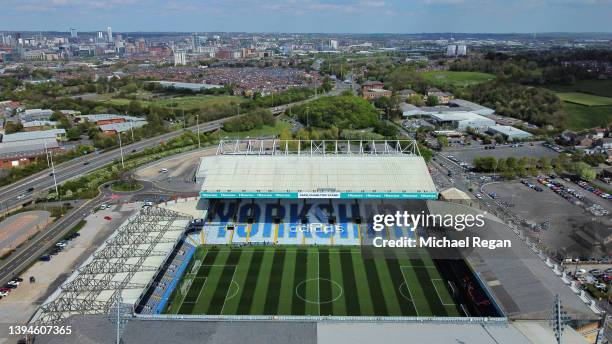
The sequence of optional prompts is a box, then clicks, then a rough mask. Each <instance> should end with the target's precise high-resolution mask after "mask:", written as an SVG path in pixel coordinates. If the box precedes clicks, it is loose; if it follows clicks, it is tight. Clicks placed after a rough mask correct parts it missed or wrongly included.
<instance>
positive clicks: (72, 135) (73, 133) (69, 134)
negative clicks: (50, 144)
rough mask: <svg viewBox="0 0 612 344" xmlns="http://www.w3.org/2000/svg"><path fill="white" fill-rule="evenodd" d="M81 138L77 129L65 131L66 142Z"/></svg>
mask: <svg viewBox="0 0 612 344" xmlns="http://www.w3.org/2000/svg"><path fill="white" fill-rule="evenodd" d="M79 137H81V132H80V131H79V129H77V128H70V129H68V130H66V138H67V139H68V140H77V139H78V138H79Z"/></svg>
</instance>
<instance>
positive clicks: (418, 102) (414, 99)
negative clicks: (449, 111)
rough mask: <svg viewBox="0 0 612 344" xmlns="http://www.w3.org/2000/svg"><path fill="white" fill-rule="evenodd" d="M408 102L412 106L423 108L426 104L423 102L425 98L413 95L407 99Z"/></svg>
mask: <svg viewBox="0 0 612 344" xmlns="http://www.w3.org/2000/svg"><path fill="white" fill-rule="evenodd" d="M406 102H407V103H408V104H412V105H414V106H423V105H425V102H424V101H423V97H421V96H420V95H419V94H413V95H411V96H410V97H408V99H406Z"/></svg>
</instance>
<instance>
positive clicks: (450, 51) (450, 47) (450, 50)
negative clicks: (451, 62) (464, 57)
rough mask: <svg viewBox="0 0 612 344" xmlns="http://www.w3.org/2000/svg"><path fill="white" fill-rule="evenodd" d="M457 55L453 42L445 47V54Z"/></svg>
mask: <svg viewBox="0 0 612 344" xmlns="http://www.w3.org/2000/svg"><path fill="white" fill-rule="evenodd" d="M456 55H457V46H456V45H455V44H449V45H448V46H447V47H446V56H456Z"/></svg>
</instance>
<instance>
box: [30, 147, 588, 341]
mask: <svg viewBox="0 0 612 344" xmlns="http://www.w3.org/2000/svg"><path fill="white" fill-rule="evenodd" d="M194 180H195V181H196V182H197V183H198V185H199V189H200V192H199V194H198V195H197V196H196V197H191V198H182V199H176V200H172V201H167V202H165V203H162V204H158V205H156V206H144V207H143V208H142V210H140V211H139V212H138V213H137V214H136V215H134V216H132V217H130V218H129V219H127V220H126V221H125V222H124V223H123V224H121V225H120V226H119V227H118V229H117V230H116V231H115V232H114V234H113V235H111V236H110V237H109V238H108V239H107V240H106V241H105V242H104V244H103V245H102V246H100V247H99V248H98V249H97V250H96V251H95V252H94V253H93V254H92V255H91V257H89V259H87V260H86V261H85V262H84V263H83V264H82V265H81V266H80V267H79V268H77V269H76V270H75V271H74V272H73V273H72V275H71V276H70V277H69V278H68V279H67V280H66V281H65V282H64V283H63V284H62V285H61V286H60V287H59V288H58V289H57V290H56V291H55V292H53V293H52V294H51V295H50V296H49V297H48V298H47V300H46V301H45V302H44V303H43V304H42V305H41V307H40V308H39V310H38V311H37V312H36V314H35V315H34V317H33V318H32V320H31V322H32V323H35V324H56V323H72V324H80V325H82V324H83V321H85V320H79V319H87V320H86V321H87V323H88V324H89V323H95V324H96V326H95V328H92V327H87V328H86V330H83V333H82V335H83V336H84V337H91V336H93V335H94V334H92V333H96V332H101V331H102V330H99V329H103V328H106V329H107V330H108V327H109V326H110V330H111V331H115V330H116V331H117V333H119V332H121V331H123V330H122V329H123V328H124V327H125V326H126V325H125V324H126V322H127V324H128V326H127V328H128V329H130V328H131V329H132V332H129V331H128V332H127V336H128V337H129V338H138V341H140V340H141V338H144V337H146V338H157V337H159V338H162V337H163V338H167V339H168V338H171V339H168V340H174V337H172V336H173V335H177V332H176V331H175V332H167V331H168V330H170V329H172V331H174V329H176V328H177V326H178V327H180V328H181V329H182V330H181V331H179V332H180V333H181V335H180V336H184V337H185V338H188V337H189V335H190V334H191V335H193V331H195V332H196V333H200V332H199V331H203V330H202V329H204V328H206V329H208V330H206V331H211V332H210V333H218V334H219V335H221V336H224V337H223V338H226V337H227V336H230V337H231V336H233V333H234V332H233V331H234V330H232V328H233V327H232V326H233V325H232V324H236V322H239V323H242V324H243V325H241V326H247V325H244V324H249V326H250V325H253V329H255V328H256V329H258V331H256V332H257V333H260V332H259V329H260V328H262V326H267V325H262V324H266V323H267V322H271V323H273V324H275V325H276V326H273V327H267V328H268V332H267V334H266V335H267V337H266V338H265V339H264V341H281V342H282V341H283V340H292V339H295V338H297V337H295V336H298V337H299V338H302V339H304V342H308V340H307V339H308V338H311V337H312V332H310V331H312V330H313V327H312V326H314V328H315V329H318V330H324V329H326V328H327V327H326V326H328V325H329V326H332V327H334V328H336V327H337V326H340V325H338V324H339V323H342V324H346V325H347V326H348V325H355V324H356V323H357V324H358V323H362V322H377V323H388V324H402V326H408V325H410V324H413V325H415V326H416V327H414V326H413V327H410V328H411V331H417V332H418V331H420V330H421V329H424V328H425V327H420V326H424V325H423V324H428V325H427V326H433V327H435V328H440V329H442V328H444V326H457V325H461V331H464V332H462V336H463V335H465V337H462V338H472V337H474V338H477V337H478V338H480V337H479V336H481V335H483V332H482V331H485V332H487V333H493V332H495V333H498V334H496V335H495V336H494V337H495V338H496V340H500V338H503V337H504V336H508V337H507V338H512V341H511V342H513V343H515V342H516V343H518V342H521V341H520V340H519V339H520V338H523V337H521V336H522V335H521V334H520V333H521V331H522V330H520V329H517V328H516V327H512V326H511V327H507V325H508V324H510V323H509V319H527V320H528V319H546V318H547V316H548V313H549V308H550V300H552V299H553V298H554V297H555V296H554V295H558V296H559V297H561V299H562V300H563V302H564V305H565V307H566V309H567V310H568V312H569V313H570V314H571V315H572V319H574V321H576V323H575V324H578V325H580V324H590V323H593V319H595V317H596V312H595V311H594V310H593V307H592V306H590V305H589V304H588V303H585V302H583V301H582V300H581V299H580V298H579V297H578V296H579V295H576V293H575V292H574V291H573V289H571V288H570V287H568V285H567V284H564V282H562V279H559V278H558V274H555V273H554V271H555V270H554V269H550V268H549V267H548V266H547V265H546V264H548V263H547V262H544V261H542V260H539V259H537V258H535V259H534V257H536V255H535V254H534V252H536V253H537V250H535V246H533V247H531V246H525V245H524V244H520V243H518V241H517V239H518V237H517V236H515V233H513V232H512V231H511V230H510V229H509V228H508V227H505V225H503V224H502V223H500V222H496V221H495V218H494V217H492V216H490V215H487V214H486V213H485V215H487V216H488V218H487V221H488V222H487V225H488V227H487V229H489V231H486V232H482V233H481V234H480V235H482V237H483V238H485V239H489V238H492V239H500V238H504V239H506V240H511V241H513V248H512V250H505V251H504V250H502V251H499V250H488V249H484V250H483V251H470V250H463V251H459V250H457V249H444V250H439V249H432V248H425V247H414V248H380V247H376V246H375V245H374V243H375V242H376V239H377V238H381V237H382V238H385V239H389V240H392V239H395V238H412V239H418V238H430V237H432V236H435V235H436V233H439V232H437V231H438V230H440V228H429V227H427V226H425V227H418V228H411V227H405V226H404V227H398V226H395V225H387V224H385V226H384V228H383V229H382V230H380V228H379V229H378V230H375V229H374V228H375V227H376V226H375V225H374V223H373V217H374V215H375V214H393V213H396V212H401V211H407V212H409V213H414V214H434V213H448V214H453V213H466V212H467V213H469V212H474V211H477V210H475V209H473V208H471V207H468V206H465V205H462V204H457V203H452V202H448V201H445V200H440V197H442V196H441V195H440V193H439V192H438V190H436V187H435V185H434V183H433V180H432V177H431V176H430V173H429V170H428V168H427V165H426V163H425V160H424V159H423V157H421V156H420V154H419V150H418V146H417V145H416V144H415V142H414V141H296V140H289V141H283V140H238V141H232V142H228V141H221V142H220V143H219V145H218V146H217V148H216V154H211V155H207V156H204V157H202V158H200V160H199V164H198V165H197V168H196V172H195V176H194ZM489 220H492V221H489ZM452 232H454V233H456V234H457V235H459V236H460V235H469V231H467V230H466V231H463V232H456V231H452ZM466 233H468V234H466ZM440 252H443V253H442V254H441V253H440ZM532 271H538V277H536V275H535V274H534V273H532ZM534 289H537V290H541V291H542V292H541V293H539V294H540V295H539V296H537V297H535V298H534V297H532V295H533V293H532V291H533V290H534ZM75 316H76V317H75ZM92 317H93V318H92ZM109 317H110V319H111V321H110V322H109V321H108V319H109ZM96 319H97V320H96ZM113 319H114V320H113ZM118 319H124V320H118ZM122 321H124V322H122ZM128 321H129V322H128ZM115 322H116V326H115V325H114V324H115ZM195 324H198V325H197V326H196V325H195ZM219 324H224V325H223V327H219V326H220V325H219ZM475 324H477V326H475ZM393 326H395V325H393ZM410 326H412V325H410ZM440 326H441V327H440ZM504 326H505V327H504ZM536 326H541V325H536ZM241 328H243V327H241ZM394 328H396V327H394ZM453 328H454V330H453V331H452V333H458V332H456V331H457V330H456V329H455V327H453ZM349 329H352V330H350V331H352V332H351V333H354V331H355V328H352V327H349V328H344V329H342V328H337V329H336V330H337V331H348V330H349ZM501 329H504V330H501ZM107 330H105V331H107ZM336 330H334V331H336ZM430 330H431V329H429V330H428V331H425V332H426V333H427V334H426V335H425V332H424V335H425V337H427V338H430V337H431V334H432V333H436V335H439V336H441V338H440V340H439V342H446V341H447V340H448V338H447V337H444V333H446V332H445V331H446V330H441V331H440V330H434V331H433V332H432V331H430ZM219 331H220V332H219ZM496 331H497V332H496ZM500 331H501V332H500ZM504 331H509V332H508V333H505V332H504ZM144 333H146V334H147V335H144ZM170 333H173V335H172V334H170ZM207 333H208V332H207ZM298 333H299V334H298ZM333 333H336V332H333ZM449 333H450V332H449ZM143 335H144V337H143ZM196 335H200V334H196ZM254 335H255V334H254ZM371 335H372V334H371ZM334 336H335V335H333V336H332V337H334ZM425 337H424V338H425ZM334 338H335V337H334ZM432 338H433V337H432ZM234 339H236V338H234ZM160 340H161V339H160ZM43 342H44V341H43ZM47 342H48V343H54V341H53V340H50V341H47ZM498 342H500V341H498ZM501 342H503V341H501Z"/></svg>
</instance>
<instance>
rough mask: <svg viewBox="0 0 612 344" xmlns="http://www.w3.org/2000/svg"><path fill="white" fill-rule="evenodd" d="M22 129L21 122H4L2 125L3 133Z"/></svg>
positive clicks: (11, 132)
mask: <svg viewBox="0 0 612 344" xmlns="http://www.w3.org/2000/svg"><path fill="white" fill-rule="evenodd" d="M22 130H23V125H22V124H21V123H16V122H6V124H5V125H4V133H5V134H13V133H17V132H20V131H22Z"/></svg>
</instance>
